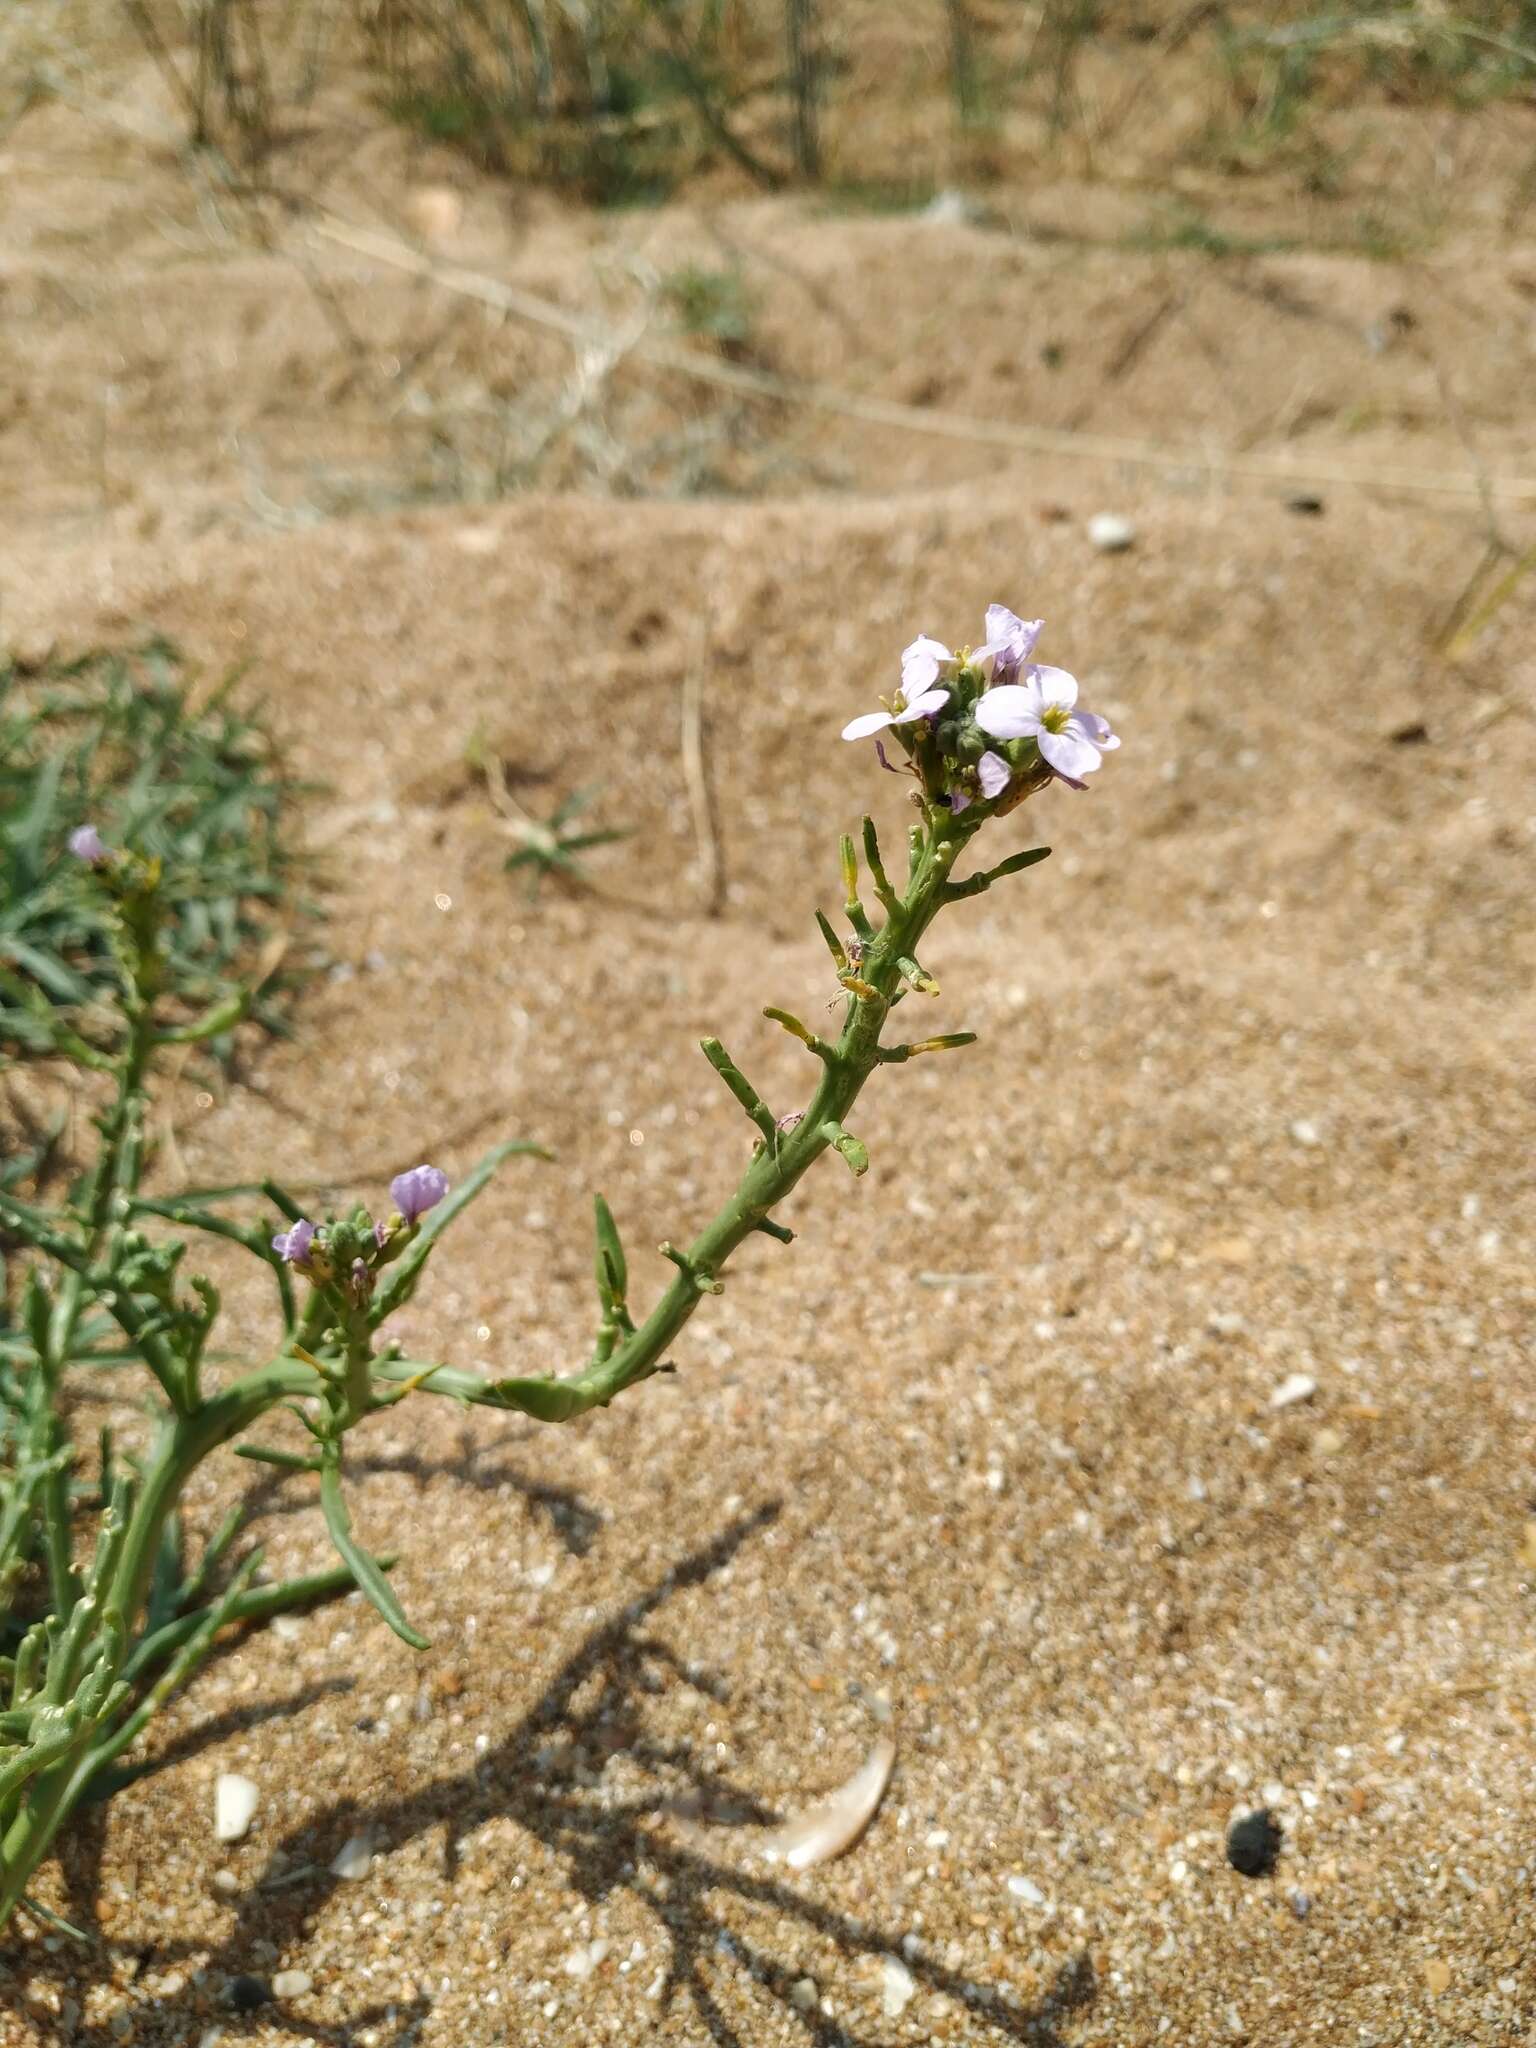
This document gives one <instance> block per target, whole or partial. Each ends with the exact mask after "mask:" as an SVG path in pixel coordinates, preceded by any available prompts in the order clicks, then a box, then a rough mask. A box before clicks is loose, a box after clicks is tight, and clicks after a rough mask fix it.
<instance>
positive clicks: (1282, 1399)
mask: <svg viewBox="0 0 1536 2048" xmlns="http://www.w3.org/2000/svg"><path fill="white" fill-rule="evenodd" d="M1316 1392H1317V1381H1316V1380H1314V1379H1309V1378H1308V1376H1307V1375H1306V1373H1304V1372H1293V1373H1290V1374H1289V1375H1288V1376H1287V1377H1286V1378H1285V1379H1283V1380H1282V1381H1281V1382H1280V1384H1279V1386H1278V1387H1276V1389H1275V1391H1274V1392H1273V1393H1272V1394H1271V1395H1270V1397H1269V1405H1270V1407H1271V1408H1290V1407H1292V1406H1293V1405H1294V1404H1295V1403H1296V1402H1297V1401H1310V1400H1311V1398H1312V1396H1313V1395H1314V1394H1315V1393H1316Z"/></svg>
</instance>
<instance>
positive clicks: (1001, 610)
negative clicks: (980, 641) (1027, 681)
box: [987, 604, 1045, 665]
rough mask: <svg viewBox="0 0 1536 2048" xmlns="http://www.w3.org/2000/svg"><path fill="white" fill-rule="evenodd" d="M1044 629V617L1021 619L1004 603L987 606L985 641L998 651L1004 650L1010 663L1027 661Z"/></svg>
mask: <svg viewBox="0 0 1536 2048" xmlns="http://www.w3.org/2000/svg"><path fill="white" fill-rule="evenodd" d="M1044 630H1045V621H1044V619H1021V618H1020V617H1019V615H1018V613H1017V612H1011V611H1009V609H1008V607H1007V605H1005V604H989V605H988V606H987V641H988V644H989V645H995V646H996V647H997V649H998V652H999V653H1002V652H1004V651H1005V650H1006V652H1007V656H1008V660H1009V662H1010V663H1012V664H1015V665H1016V664H1017V663H1019V662H1021V661H1028V659H1029V657H1030V655H1031V654H1033V653H1034V651H1035V642H1036V641H1037V640H1038V639H1039V638H1040V635H1041V633H1042V632H1043V631H1044Z"/></svg>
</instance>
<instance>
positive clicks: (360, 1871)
mask: <svg viewBox="0 0 1536 2048" xmlns="http://www.w3.org/2000/svg"><path fill="white" fill-rule="evenodd" d="M372 1862H373V1837H372V1835H353V1836H352V1837H351V1839H350V1840H348V1841H346V1842H343V1843H342V1845H341V1847H340V1848H339V1849H338V1850H337V1851H336V1854H335V1855H334V1856H333V1857H332V1858H331V1875H332V1877H344V1878H348V1879H351V1880H354V1881H355V1880H356V1879H358V1878H360V1877H366V1876H367V1875H368V1869H369V1866H370V1864H371V1863H372Z"/></svg>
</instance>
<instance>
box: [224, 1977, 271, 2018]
mask: <svg viewBox="0 0 1536 2048" xmlns="http://www.w3.org/2000/svg"><path fill="white" fill-rule="evenodd" d="M224 1996H225V1998H226V1999H227V2000H228V2001H229V2003H230V2004H231V2005H232V2006H233V2007H234V2009H235V2011H236V2012H254V2011H255V2010H256V2008H257V2006H258V2005H270V2004H271V2003H272V1986H271V1985H270V1984H269V1983H268V1982H267V1980H266V1978H265V1977H231V1978H230V1980H229V1982H228V1984H227V1985H226V1986H225V1987H224Z"/></svg>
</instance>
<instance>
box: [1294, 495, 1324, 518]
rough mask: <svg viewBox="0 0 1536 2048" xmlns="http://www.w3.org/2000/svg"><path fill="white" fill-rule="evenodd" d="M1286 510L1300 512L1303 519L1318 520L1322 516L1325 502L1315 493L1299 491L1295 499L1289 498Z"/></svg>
mask: <svg viewBox="0 0 1536 2048" xmlns="http://www.w3.org/2000/svg"><path fill="white" fill-rule="evenodd" d="M1285 503H1286V509H1287V511H1290V512H1299V513H1300V514H1301V515H1302V517H1303V518H1306V519H1316V518H1318V517H1320V516H1321V513H1322V510H1323V501H1322V499H1321V498H1320V497H1318V495H1317V493H1316V492H1315V491H1298V492H1297V493H1296V495H1295V497H1294V498H1287V499H1286V501H1285Z"/></svg>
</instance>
